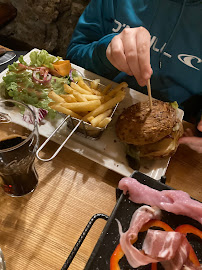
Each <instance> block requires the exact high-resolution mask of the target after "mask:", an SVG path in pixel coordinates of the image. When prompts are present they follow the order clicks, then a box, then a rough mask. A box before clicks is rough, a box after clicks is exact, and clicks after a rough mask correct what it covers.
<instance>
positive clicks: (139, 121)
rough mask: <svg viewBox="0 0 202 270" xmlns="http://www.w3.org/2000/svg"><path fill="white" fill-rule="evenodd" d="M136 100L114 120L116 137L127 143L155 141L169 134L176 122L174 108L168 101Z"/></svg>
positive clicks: (136, 143) (141, 143) (142, 143)
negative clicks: (136, 101) (150, 103)
mask: <svg viewBox="0 0 202 270" xmlns="http://www.w3.org/2000/svg"><path fill="white" fill-rule="evenodd" d="M152 105H153V106H152V110H150V107H149V102H148V101H146V102H138V103H136V104H134V105H132V106H130V107H128V108H127V109H125V110H124V111H123V112H122V114H121V115H120V116H119V118H118V120H117V122H116V133H117V136H118V138H119V139H120V140H121V141H123V142H125V143H128V144H134V145H145V144H151V143H155V142H157V141H159V140H161V139H162V138H164V137H166V136H167V135H169V134H171V133H172V131H173V127H174V126H175V125H176V123H177V115H176V109H174V108H173V107H172V106H171V105H170V104H169V103H168V102H163V101H160V100H155V99H153V101H152Z"/></svg>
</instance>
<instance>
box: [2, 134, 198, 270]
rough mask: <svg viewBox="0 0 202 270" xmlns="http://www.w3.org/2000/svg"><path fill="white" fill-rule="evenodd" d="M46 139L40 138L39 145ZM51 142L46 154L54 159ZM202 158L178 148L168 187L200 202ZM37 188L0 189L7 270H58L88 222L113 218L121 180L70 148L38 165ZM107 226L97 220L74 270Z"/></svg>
mask: <svg viewBox="0 0 202 270" xmlns="http://www.w3.org/2000/svg"><path fill="white" fill-rule="evenodd" d="M42 141H43V138H42V137H41V142H42ZM56 147H57V145H56V144H55V143H53V142H50V143H49V144H48V147H46V148H45V149H44V151H45V152H44V155H45V156H46V155H47V156H50V155H51V153H52V151H54V149H55V148H56ZM201 157H202V156H201V155H199V154H197V153H196V152H194V151H192V150H190V149H189V148H188V147H187V146H184V145H180V146H179V148H178V150H177V152H176V154H175V155H174V156H173V157H172V158H171V160H170V163H169V166H168V169H167V172H166V177H167V182H166V183H167V184H168V185H170V186H171V187H174V188H176V189H181V190H184V191H186V192H188V193H189V194H190V195H191V196H192V197H194V198H196V199H198V200H200V201H202V193H201V190H202V158H201ZM36 169H37V171H38V174H39V184H38V187H37V188H36V190H35V191H34V192H33V193H32V194H31V195H28V196H25V197H23V198H12V197H9V196H8V195H6V194H5V193H4V192H3V191H2V190H1V189H0V207H1V214H0V247H1V248H2V250H3V253H4V255H5V259H6V262H7V270H38V269H40V270H57V269H58V270H59V269H61V267H62V266H63V264H64V262H65V260H66V258H67V257H68V255H69V253H70V252H71V250H72V248H73V247H74V245H75V243H76V242H77V240H78V238H79V236H80V234H81V233H82V231H83V229H84V228H85V226H86V224H87V223H88V221H89V219H90V218H91V217H92V216H93V215H94V214H96V213H104V214H107V215H110V214H111V212H112V210H113V208H114V206H115V204H116V195H115V190H116V187H117V185H118V182H119V180H120V179H121V177H122V176H121V175H119V174H117V173H115V172H113V171H111V170H108V169H106V168H104V167H102V166H101V165H99V164H96V163H94V162H93V161H91V160H88V159H86V158H85V157H82V156H80V155H78V154H76V153H74V152H72V151H70V150H68V149H66V148H63V150H62V151H61V152H60V153H59V155H58V156H57V157H56V158H55V159H54V160H53V161H51V162H49V163H43V162H41V161H38V160H36ZM105 224H106V222H105V221H104V220H98V221H96V222H95V224H94V225H93V228H92V229H91V230H90V232H89V234H88V236H87V238H86V239H85V241H84V242H83V244H82V246H81V248H80V249H79V251H78V253H77V255H76V257H75V258H74V260H73V262H72V264H71V266H70V267H69V269H70V270H82V269H84V266H85V264H86V262H87V260H88V258H89V256H90V254H91V252H92V250H93V248H94V246H95V244H96V242H97V240H98V238H99V236H100V233H101V231H102V230H103V228H104V226H105Z"/></svg>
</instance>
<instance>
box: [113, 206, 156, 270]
mask: <svg viewBox="0 0 202 270" xmlns="http://www.w3.org/2000/svg"><path fill="white" fill-rule="evenodd" d="M160 213H161V212H160V210H159V209H158V208H157V207H149V206H146V205H145V206H142V207H140V208H139V209H138V210H136V211H135V213H134V214H133V217H132V219H131V222H130V227H129V229H128V230H127V231H126V232H125V233H123V232H122V227H121V224H120V222H119V221H118V220H117V222H118V225H119V233H120V245H121V248H122V250H123V252H124V254H125V256H126V258H127V260H128V262H129V264H130V265H131V266H132V267H134V268H136V267H139V266H141V265H147V264H149V263H153V262H158V260H156V259H153V258H151V257H149V256H147V255H145V254H144V253H143V252H142V251H140V250H138V249H137V248H135V247H134V246H133V245H132V243H131V242H132V241H133V240H135V239H136V237H137V235H138V232H139V231H140V229H141V228H142V226H143V225H144V224H145V223H147V222H148V221H149V220H151V219H159V218H160Z"/></svg>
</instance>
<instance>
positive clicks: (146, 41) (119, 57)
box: [106, 27, 153, 86]
mask: <svg viewBox="0 0 202 270" xmlns="http://www.w3.org/2000/svg"><path fill="white" fill-rule="evenodd" d="M150 40H151V37H150V34H149V32H148V31H147V29H145V28H144V27H137V28H125V29H124V30H123V31H122V32H121V33H120V34H118V35H116V36H115V37H114V38H113V39H112V40H111V42H110V44H109V45H108V47H107V51H106V56H107V59H108V60H109V61H110V62H111V64H112V65H113V66H115V67H116V68H117V69H118V70H120V71H123V72H125V73H127V74H128V75H130V76H134V77H135V78H136V80H137V82H138V84H139V85H140V86H145V85H146V84H147V81H148V79H150V77H151V75H152V73H153V71H152V68H151V65H150Z"/></svg>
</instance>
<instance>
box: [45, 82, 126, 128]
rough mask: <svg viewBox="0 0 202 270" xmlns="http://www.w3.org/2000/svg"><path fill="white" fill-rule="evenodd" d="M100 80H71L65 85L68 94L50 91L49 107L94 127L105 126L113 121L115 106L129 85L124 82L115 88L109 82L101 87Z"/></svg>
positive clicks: (122, 97)
mask: <svg viewBox="0 0 202 270" xmlns="http://www.w3.org/2000/svg"><path fill="white" fill-rule="evenodd" d="M99 84H100V81H99V80H94V81H92V82H91V83H90V84H89V85H88V84H87V83H85V82H84V81H83V79H82V78H81V79H80V80H79V81H78V83H77V84H76V83H74V82H71V84H70V85H67V84H65V85H64V91H65V93H66V94H62V95H58V94H56V93H55V92H54V91H50V92H49V94H48V96H49V98H50V99H52V100H53V102H50V103H49V107H50V108H52V109H53V110H56V111H58V112H61V113H64V114H67V115H71V116H72V117H75V118H77V119H82V120H83V121H85V122H88V123H90V124H91V125H92V126H93V127H99V128H104V127H105V126H107V125H108V123H109V122H110V121H111V117H110V116H111V114H112V111H113V108H114V107H115V106H116V104H117V103H119V102H120V101H122V100H123V99H124V97H125V91H124V88H126V87H127V86H128V85H127V83H125V82H123V83H120V84H118V85H117V86H116V87H114V89H111V88H112V85H111V84H109V85H107V86H105V87H104V89H99V87H100V86H99Z"/></svg>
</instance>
